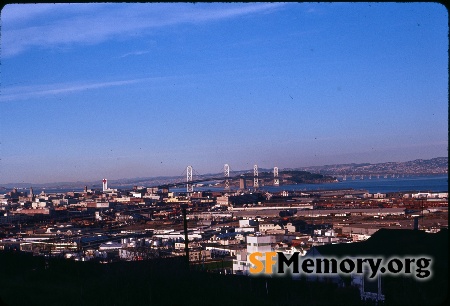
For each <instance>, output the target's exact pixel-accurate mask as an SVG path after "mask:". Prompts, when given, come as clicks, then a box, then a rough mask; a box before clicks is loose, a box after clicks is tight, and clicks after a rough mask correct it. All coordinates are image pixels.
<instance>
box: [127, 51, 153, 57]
mask: <svg viewBox="0 0 450 306" xmlns="http://www.w3.org/2000/svg"><path fill="white" fill-rule="evenodd" d="M149 52H150V51H134V52H128V53H125V54H124V55H121V56H120V58H124V57H127V56H133V55H142V54H147V53H149Z"/></svg>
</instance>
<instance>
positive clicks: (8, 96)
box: [0, 78, 156, 102]
mask: <svg viewBox="0 0 450 306" xmlns="http://www.w3.org/2000/svg"><path fill="white" fill-rule="evenodd" d="M155 79H156V78H140V79H131V80H121V81H109V82H97V83H93V82H83V83H81V82H78V83H59V84H45V85H35V86H16V87H10V88H8V87H6V88H3V89H2V95H1V96H0V102H6V101H12V100H21V99H29V98H34V97H42V96H49V95H58V94H65V93H74V92H80V91H85V90H89V89H99V88H105V87H115V86H125V85H130V84H136V83H140V82H144V81H150V80H155Z"/></svg>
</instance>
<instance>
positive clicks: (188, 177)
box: [186, 166, 194, 193]
mask: <svg viewBox="0 0 450 306" xmlns="http://www.w3.org/2000/svg"><path fill="white" fill-rule="evenodd" d="M193 191H194V185H193V184H192V166H187V168H186V192H188V193H189V192H193Z"/></svg>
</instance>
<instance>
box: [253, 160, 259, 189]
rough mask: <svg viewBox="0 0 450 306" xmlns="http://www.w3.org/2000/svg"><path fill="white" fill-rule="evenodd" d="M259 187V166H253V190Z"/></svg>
mask: <svg viewBox="0 0 450 306" xmlns="http://www.w3.org/2000/svg"><path fill="white" fill-rule="evenodd" d="M258 187H259V181H258V165H254V166H253V188H258Z"/></svg>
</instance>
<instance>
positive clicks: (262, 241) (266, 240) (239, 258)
mask: <svg viewBox="0 0 450 306" xmlns="http://www.w3.org/2000/svg"><path fill="white" fill-rule="evenodd" d="M274 244H275V236H269V235H267V236H266V235H260V234H256V235H248V236H247V250H245V251H240V252H237V253H236V260H233V273H234V274H245V275H248V274H249V273H250V271H249V269H250V267H251V264H250V260H249V256H250V255H251V254H252V253H255V252H260V253H261V254H263V256H262V257H261V258H258V259H259V260H260V261H262V262H264V261H265V260H264V254H265V253H266V252H273V250H274V249H273V247H272V246H273V245H274Z"/></svg>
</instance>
